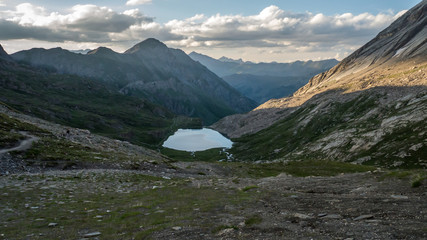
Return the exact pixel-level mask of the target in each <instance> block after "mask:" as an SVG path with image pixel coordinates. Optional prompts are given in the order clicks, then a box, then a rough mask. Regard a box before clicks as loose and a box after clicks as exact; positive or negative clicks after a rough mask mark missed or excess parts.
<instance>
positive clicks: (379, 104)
mask: <svg viewBox="0 0 427 240" xmlns="http://www.w3.org/2000/svg"><path fill="white" fill-rule="evenodd" d="M426 12H427V1H422V2H421V3H419V4H418V5H417V6H415V7H414V8H412V9H411V10H409V11H408V12H406V13H405V14H404V15H402V16H401V17H400V18H398V19H397V20H396V21H395V22H393V23H392V24H391V25H390V26H389V27H387V28H386V29H384V30H383V31H382V32H380V33H379V34H378V35H377V36H376V37H375V38H374V39H372V40H371V41H369V42H368V43H366V44H365V45H364V46H362V47H361V48H360V49H358V50H357V51H355V52H354V53H353V54H351V55H350V56H348V57H347V58H345V59H344V60H342V61H341V62H340V63H339V64H338V65H336V66H335V67H333V68H332V69H330V70H329V71H326V72H324V73H321V74H319V75H317V76H315V77H313V78H311V79H310V81H309V83H308V84H306V85H305V86H304V87H302V88H301V89H299V90H298V91H297V92H295V93H294V94H293V95H292V96H291V97H287V98H282V99H273V100H270V101H268V102H266V103H264V104H262V105H260V106H259V107H257V108H256V109H254V110H253V111H251V112H249V113H248V114H239V115H232V116H228V117H226V118H224V119H222V120H220V121H219V122H217V123H215V124H214V125H213V127H214V128H215V129H217V130H219V131H220V132H222V133H224V134H227V135H228V136H230V137H232V138H234V141H235V142H236V144H235V145H234V147H233V153H234V154H235V155H236V157H237V158H238V159H241V160H246V161H248V160H253V161H256V160H275V159H276V160H277V159H279V160H283V161H287V160H292V159H299V160H301V159H312V158H315V159H329V160H339V161H352V162H354V163H367V164H378V165H381V166H388V167H398V166H399V167H407V168H411V167H423V168H425V167H426V166H427V154H426V153H427V129H426V122H427V119H426V118H427V41H426V39H427V27H426V26H427V16H426Z"/></svg>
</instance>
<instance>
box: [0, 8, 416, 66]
mask: <svg viewBox="0 0 427 240" xmlns="http://www.w3.org/2000/svg"><path fill="white" fill-rule="evenodd" d="M191 1H194V0H188V1H187V2H191ZM307 1H308V0H307ZM39 2H40V1H39ZM45 2H46V5H39V4H36V3H31V1H26V2H21V1H14V0H12V1H0V13H1V15H0V44H2V46H3V47H4V48H5V50H6V51H7V52H8V53H13V52H16V51H19V50H25V49H29V48H33V47H43V48H53V47H62V48H65V49H70V50H78V49H94V48H97V47H100V46H105V47H109V48H112V49H113V50H115V51H117V52H123V51H125V50H126V49H129V48H130V47H132V46H133V45H134V44H136V43H138V42H141V41H143V40H145V39H146V38H156V39H159V40H160V41H162V42H164V43H165V44H166V45H168V46H169V47H172V48H180V49H182V50H184V51H186V52H187V53H189V52H191V51H196V52H199V53H202V54H206V55H209V56H212V57H215V58H219V57H221V56H226V57H230V58H233V59H239V58H242V59H243V60H245V61H253V62H261V61H262V62H271V61H276V62H290V61H295V60H322V59H330V58H336V59H338V60H341V59H342V58H344V57H346V56H347V55H348V54H350V53H351V52H353V51H355V50H356V49H357V48H359V47H360V46H362V45H363V44H364V43H366V42H367V41H369V40H370V39H371V38H373V37H374V36H375V35H377V34H378V33H379V32H380V31H381V30H382V29H384V28H385V27H387V26H388V25H389V24H390V23H391V22H393V21H394V20H396V19H397V18H398V17H399V16H401V15H402V14H404V13H405V12H406V11H407V10H408V9H409V8H410V7H412V6H414V5H415V4H416V3H418V2H420V1H412V2H411V1H409V2H411V3H412V5H411V4H410V3H407V4H406V5H405V7H406V6H407V7H406V8H404V9H401V8H402V6H401V5H399V6H398V7H395V8H391V7H389V6H384V8H383V9H386V10H382V11H381V10H380V11H377V12H375V11H372V12H368V11H363V9H361V10H359V11H356V9H355V11H354V12H349V11H340V10H339V9H337V10H336V13H332V12H326V11H325V12H318V11H310V9H308V10H306V11H297V10H292V9H290V10H289V9H285V8H284V7H283V6H279V4H277V1H264V2H265V4H264V5H265V6H263V7H259V6H258V5H257V6H256V7H254V10H253V12H254V13H242V12H239V10H236V12H235V13H220V12H218V13H214V14H212V13H210V12H209V11H207V10H206V11H204V9H197V10H196V12H197V13H194V12H192V14H193V15H190V16H188V17H186V16H173V18H172V19H167V18H165V17H164V16H163V17H162V18H160V17H159V16H160V15H157V16H155V15H156V11H155V7H158V8H160V7H159V6H157V5H156V4H159V5H160V4H161V3H164V2H166V1H162V0H129V1H122V2H121V4H120V5H114V6H113V4H111V6H109V4H108V3H109V2H110V1H93V2H96V3H94V4H74V3H78V1H77V2H76V1H72V2H73V3H72V4H73V5H71V6H68V7H65V8H63V9H60V10H58V9H55V8H54V7H52V6H53V5H52V6H49V3H48V2H49V1H45ZM391 2H392V1H391ZM325 4H326V3H325ZM151 8H152V9H154V10H153V11H150V9H151ZM257 9H258V11H257ZM228 11H230V10H228ZM150 12H152V13H153V14H154V15H151V14H150ZM158 14H159V13H158Z"/></svg>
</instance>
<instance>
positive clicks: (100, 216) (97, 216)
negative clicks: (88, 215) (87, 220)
mask: <svg viewBox="0 0 427 240" xmlns="http://www.w3.org/2000/svg"><path fill="white" fill-rule="evenodd" d="M95 218H98V219H101V218H103V216H102V215H96V216H95Z"/></svg>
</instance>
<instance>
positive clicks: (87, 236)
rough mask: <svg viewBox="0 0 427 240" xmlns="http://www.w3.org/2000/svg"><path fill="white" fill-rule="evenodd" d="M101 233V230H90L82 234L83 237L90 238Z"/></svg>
mask: <svg viewBox="0 0 427 240" xmlns="http://www.w3.org/2000/svg"><path fill="white" fill-rule="evenodd" d="M99 235H101V232H91V233H87V234H85V235H83V237H84V238H91V237H97V236H99Z"/></svg>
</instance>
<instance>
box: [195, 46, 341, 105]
mask: <svg viewBox="0 0 427 240" xmlns="http://www.w3.org/2000/svg"><path fill="white" fill-rule="evenodd" d="M189 56H190V57H191V58H192V59H194V60H195V61H198V62H200V63H201V64H203V65H205V66H206V67H207V68H209V69H210V70H211V71H213V72H214V73H216V74H217V75H218V76H220V77H222V78H223V79H224V80H225V81H226V82H227V83H228V84H230V85H231V86H233V87H234V88H235V89H237V90H238V91H239V92H240V93H242V94H243V95H245V96H246V97H248V98H250V99H253V100H255V101H256V102H257V103H259V104H262V103H264V102H266V101H267V100H270V99H272V98H282V97H286V96H289V95H292V93H294V92H295V91H296V90H297V89H299V88H300V87H302V86H304V85H305V84H306V83H307V82H308V80H309V79H310V78H311V77H313V76H314V75H316V74H318V73H321V72H323V71H326V70H328V69H330V68H331V67H333V66H335V65H336V64H337V63H338V61H337V60H335V59H330V60H323V61H307V62H303V61H296V62H292V63H276V62H272V63H253V62H244V61H242V60H241V59H239V60H233V59H230V58H226V57H222V58H220V59H214V58H211V57H209V56H206V55H203V54H200V53H196V52H192V53H190V54H189Z"/></svg>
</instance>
